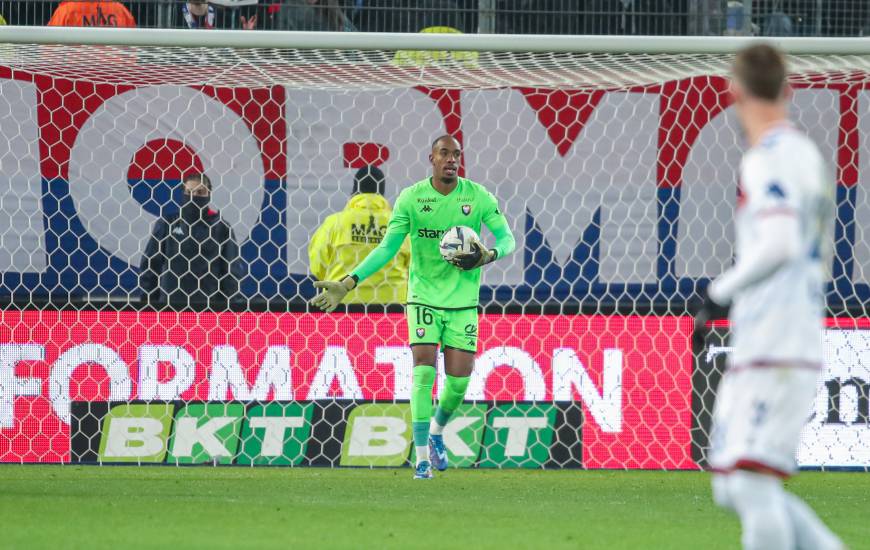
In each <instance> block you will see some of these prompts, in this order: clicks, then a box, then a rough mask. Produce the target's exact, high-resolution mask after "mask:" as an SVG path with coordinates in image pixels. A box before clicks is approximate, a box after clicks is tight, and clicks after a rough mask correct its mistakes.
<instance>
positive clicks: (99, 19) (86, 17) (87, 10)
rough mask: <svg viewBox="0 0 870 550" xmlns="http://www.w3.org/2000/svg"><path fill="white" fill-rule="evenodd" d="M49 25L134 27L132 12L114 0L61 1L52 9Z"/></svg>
mask: <svg viewBox="0 0 870 550" xmlns="http://www.w3.org/2000/svg"><path fill="white" fill-rule="evenodd" d="M48 25H49V26H51V27H135V26H136V20H135V19H133V14H131V13H130V11H129V10H128V9H127V8H126V7H124V4H122V3H120V2H115V1H114V0H101V1H99V2H79V1H66V2H61V3H60V5H59V6H58V7H57V9H56V10H54V13H53V14H52V16H51V20H50V21H49V22H48Z"/></svg>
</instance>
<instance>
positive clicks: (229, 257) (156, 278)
mask: <svg viewBox="0 0 870 550" xmlns="http://www.w3.org/2000/svg"><path fill="white" fill-rule="evenodd" d="M183 191H184V192H183V194H182V197H183V200H182V204H181V210H180V212H179V213H177V214H174V215H172V216H169V217H168V218H166V219H159V220H157V223H155V224H154V230H153V231H152V234H151V240H150V241H149V242H148V246H147V247H146V248H145V254H144V255H143V257H142V263H141V265H140V274H139V286H140V287H141V288H142V291H143V293H144V298H145V299H146V300H147V301H148V303H155V302H162V301H167V302H168V303H169V304H170V305H172V306H176V307H185V306H187V307H189V306H200V305H202V306H205V307H211V306H212V304H215V303H216V304H219V305H220V304H223V303H225V302H228V301H229V300H231V299H232V298H233V297H235V296H236V295H237V293H238V289H239V280H240V279H241V275H242V272H241V264H240V262H239V247H238V245H237V244H236V241H235V238H234V237H233V230H232V228H231V227H230V226H229V224H227V223H226V222H224V221H223V220H222V219H221V217H220V214H219V213H218V212H217V211H216V210H213V209H211V208H209V200H210V198H211V181H210V180H209V179H208V176H206V175H205V174H198V173H196V174H191V175H189V176H187V177H185V178H184V189H183Z"/></svg>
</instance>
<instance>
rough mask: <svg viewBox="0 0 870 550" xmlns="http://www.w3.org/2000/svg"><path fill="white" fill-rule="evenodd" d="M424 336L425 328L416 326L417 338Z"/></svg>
mask: <svg viewBox="0 0 870 550" xmlns="http://www.w3.org/2000/svg"><path fill="white" fill-rule="evenodd" d="M424 336H426V329H425V328H418V329H417V338H422V337H424Z"/></svg>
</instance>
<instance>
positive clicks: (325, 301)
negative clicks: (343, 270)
mask: <svg viewBox="0 0 870 550" xmlns="http://www.w3.org/2000/svg"><path fill="white" fill-rule="evenodd" d="M355 286H356V281H355V280H354V279H353V277H345V278H344V279H342V280H341V281H316V282H315V283H314V288H321V289H323V292H321V293H320V294H318V295H317V296H315V297H314V299H313V300H311V304H312V305H314V306H315V307H318V308H320V310H321V311H325V312H326V313H330V312H332V311H335V308H337V307H338V304H340V303H341V301H342V300H343V299H344V297H345V296H347V293H348V292H350V291H351V290H353V288H354V287H355Z"/></svg>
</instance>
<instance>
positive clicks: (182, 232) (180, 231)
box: [172, 225, 184, 237]
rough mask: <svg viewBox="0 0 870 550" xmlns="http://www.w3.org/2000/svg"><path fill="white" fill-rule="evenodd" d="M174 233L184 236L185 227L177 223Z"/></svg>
mask: <svg viewBox="0 0 870 550" xmlns="http://www.w3.org/2000/svg"><path fill="white" fill-rule="evenodd" d="M172 234H173V235H178V236H179V237H183V236H184V229H182V228H181V227H179V226H177V225H176V226H175V229H173V230H172Z"/></svg>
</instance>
